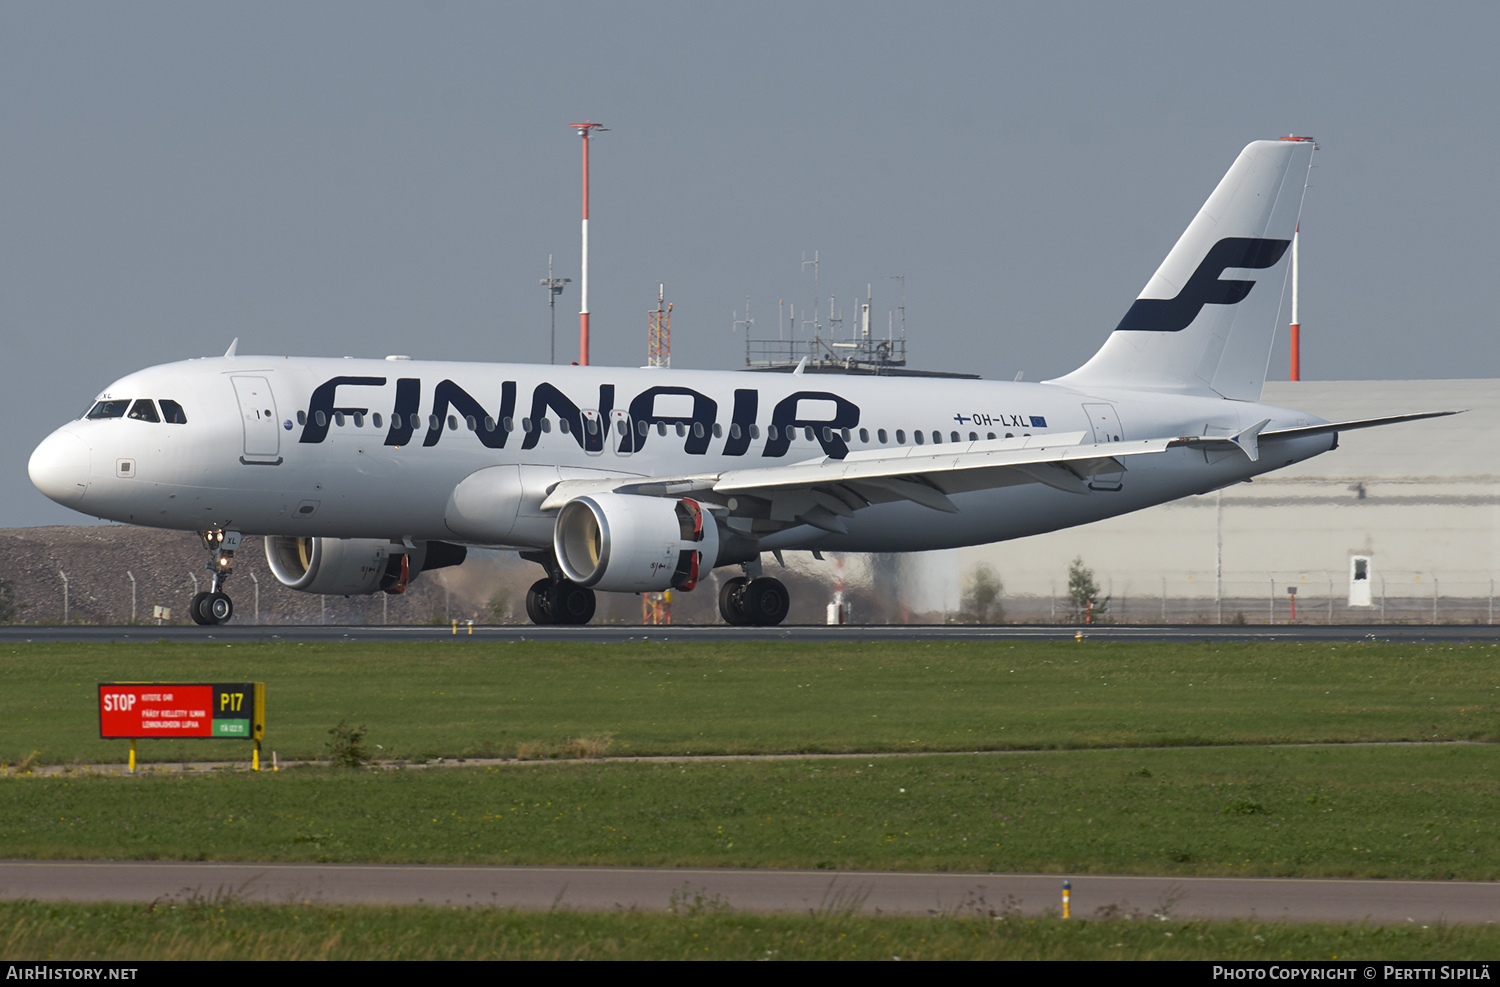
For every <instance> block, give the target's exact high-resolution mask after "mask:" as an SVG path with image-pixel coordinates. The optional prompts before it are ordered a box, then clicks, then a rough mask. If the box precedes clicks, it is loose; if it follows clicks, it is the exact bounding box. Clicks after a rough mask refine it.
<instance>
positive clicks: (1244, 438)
mask: <svg viewBox="0 0 1500 987" xmlns="http://www.w3.org/2000/svg"><path fill="white" fill-rule="evenodd" d="M1269 424H1271V419H1269V418H1267V419H1265V420H1264V421H1259V422H1256V423H1255V424H1254V425H1251V426H1250V427H1249V428H1242V429H1240V430H1239V431H1238V432H1236V433H1234V434H1233V435H1231V436H1230V437H1229V441H1230V442H1233V443H1234V444H1235V445H1237V446H1239V447H1240V450H1241V451H1242V452H1244V454H1245V455H1247V456H1249V457H1250V461H1251V462H1252V463H1253V462H1257V461H1258V460H1259V459H1260V430H1261V429H1263V428H1265V427H1266V426H1267V425H1269Z"/></svg>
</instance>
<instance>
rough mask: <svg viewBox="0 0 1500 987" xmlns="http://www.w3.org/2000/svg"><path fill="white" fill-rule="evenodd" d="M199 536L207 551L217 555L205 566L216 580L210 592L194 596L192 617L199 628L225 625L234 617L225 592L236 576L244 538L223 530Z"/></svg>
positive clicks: (191, 606)
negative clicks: (237, 554)
mask: <svg viewBox="0 0 1500 987" xmlns="http://www.w3.org/2000/svg"><path fill="white" fill-rule="evenodd" d="M198 534H199V536H200V537H201V538H202V539H203V547H204V548H205V549H207V550H208V551H210V552H212V553H213V557H212V558H210V559H209V560H208V561H207V562H205V563H204V564H203V566H204V568H206V569H207V570H208V571H209V572H211V573H213V576H212V578H211V580H210V582H209V591H208V592H207V593H199V594H198V595H197V596H194V597H193V602H191V603H189V604H188V615H189V616H190V617H192V618H193V623H195V624H223V623H226V622H228V620H229V619H230V618H231V617H233V616H234V601H233V600H231V599H230V598H229V596H228V595H227V594H226V593H225V592H224V583H225V581H226V580H228V579H229V576H230V574H232V573H233V572H234V553H235V552H236V551H237V550H238V549H239V547H240V540H241V538H242V537H243V536H242V535H241V534H240V533H239V532H238V531H224V530H223V529H221V528H216V529H214V530H212V531H200V532H199V533H198Z"/></svg>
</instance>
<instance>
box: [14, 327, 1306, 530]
mask: <svg viewBox="0 0 1500 987" xmlns="http://www.w3.org/2000/svg"><path fill="white" fill-rule="evenodd" d="M139 398H149V399H153V400H155V401H157V402H161V401H163V400H167V401H173V402H176V403H177V404H178V405H180V406H181V408H182V411H183V414H184V416H185V418H186V422H185V423H183V424H173V423H169V422H167V421H149V420H139V419H136V418H130V417H125V416H120V417H113V418H99V419H89V418H80V419H79V420H77V421H74V422H71V423H69V424H67V425H65V426H63V427H62V428H60V429H58V430H57V431H56V432H55V433H53V434H52V435H51V436H50V437H48V438H47V439H46V440H45V441H44V442H43V443H42V445H41V446H39V447H38V449H37V451H36V453H35V454H34V455H33V457H32V462H31V476H32V479H33V481H34V482H35V483H36V485H37V486H38V487H39V488H40V489H41V490H42V491H43V492H44V493H46V494H47V496H49V497H51V498H52V499H53V500H56V501H58V502H59V503H62V504H65V505H66V506H68V507H71V508H73V509H75V510H78V511H81V512H83V513H86V514H91V515H94V516H97V517H101V518H106V519H108V520H112V521H121V522H126V523H130V524H140V525H148V526H152V527H159V528H176V529H187V530H208V529H216V528H219V529H235V530H239V531H241V532H244V533H247V534H268V535H293V536H321V537H334V538H391V539H396V540H401V539H416V540H446V541H459V542H470V543H477V542H487V543H490V544H494V543H495V541H492V540H488V539H482V538H481V539H476V538H475V537H473V536H472V532H471V533H469V534H466V533H465V530H464V528H463V526H462V525H459V526H457V527H455V525H454V523H453V505H452V495H453V492H454V490H455V488H456V487H457V486H458V485H459V483H460V482H461V481H463V480H464V478H465V477H467V476H469V475H470V474H472V473H474V472H475V471H477V470H480V469H483V468H486V467H492V466H496V465H515V466H518V467H526V468H530V469H529V472H527V474H526V475H527V476H529V477H530V478H531V479H530V481H529V482H531V483H532V484H533V486H535V487H536V488H537V490H538V491H540V492H542V493H544V492H545V489H546V488H547V487H548V486H550V485H552V483H555V481H556V480H557V479H580V478H589V477H599V478H604V477H609V476H622V477H626V476H638V477H662V476H682V475H685V474H691V475H696V474H705V473H717V472H721V471H725V470H733V469H743V468H749V467H768V466H777V465H788V464H792V463H798V462H804V461H807V460H821V459H823V458H824V457H829V456H831V457H833V458H840V457H841V456H842V455H844V454H846V453H857V452H871V451H876V450H882V449H884V450H890V451H892V452H895V451H899V450H901V449H902V448H903V447H904V448H911V447H913V446H914V445H916V437H917V436H918V435H920V436H921V438H922V444H923V445H925V446H927V447H928V448H927V451H928V452H931V451H933V450H934V443H940V446H938V447H940V448H948V447H952V448H953V449H954V451H955V452H958V451H962V450H963V449H964V448H965V447H967V445H968V443H969V442H970V441H971V440H979V441H986V440H988V439H998V438H1004V437H1006V436H1024V435H1026V434H1033V435H1047V434H1054V433H1067V432H1083V433H1085V435H1086V436H1087V437H1086V438H1085V439H1084V441H1085V442H1098V443H1100V444H1107V443H1111V442H1115V441H1128V440H1135V439H1147V438H1165V437H1175V436H1190V435H1191V436H1201V435H1213V436H1227V435H1232V434H1233V433H1235V432H1238V431H1239V430H1241V429H1244V428H1247V427H1249V426H1252V425H1254V424H1255V423H1257V422H1259V421H1261V420H1263V419H1270V424H1269V425H1268V426H1266V430H1267V431H1275V430H1276V429H1281V428H1295V427H1297V426H1299V425H1309V424H1316V423H1319V422H1321V421H1322V420H1321V419H1318V418H1316V417H1313V416H1309V415H1306V414H1303V413H1299V412H1295V411H1288V410H1286V409H1282V408H1275V407H1269V406H1265V405H1261V404H1257V403H1252V402H1247V401H1228V400H1223V399H1220V398H1217V397H1201V396H1188V395H1176V394H1170V393H1154V392H1149V391H1130V390H1123V389H1119V390H1117V389H1101V390H1089V391H1084V390H1080V389H1078V388H1076V387H1068V386H1063V385H1060V384H1056V383H1008V382H995V381H982V380H964V379H951V378H919V377H874V376H845V375H832V374H795V375H794V374H785V373H747V372H713V371H687V370H663V369H630V368H615V367H559V366H528V365H513V364H482V363H447V362H420V361H408V360H364V359H359V360H356V359H342V360H339V359H315V358H291V357H254V356H235V357H223V358H210V359H200V360H189V361H185V362H180V363H173V364H167V365H164V366H158V367H152V368H150V369H147V370H142V371H140V372H138V373H134V374H130V375H129V376H126V377H123V378H121V379H120V380H119V381H117V382H115V383H114V384H111V385H110V387H109V388H108V389H107V390H106V391H105V392H104V393H103V394H101V395H100V396H99V400H121V401H129V400H133V399H139ZM377 416H378V422H379V424H378V425H377V424H376V423H377ZM413 416H415V422H416V425H415V427H413ZM471 420H472V429H471ZM507 420H508V423H509V425H510V426H511V429H512V430H511V431H508V432H507V431H506V430H505V426H506V424H507ZM320 422H321V424H320ZM491 425H493V430H492V429H491V428H490V427H489V426H491ZM591 425H592V426H593V428H592V429H591V428H590V426H591ZM643 425H644V426H645V430H644V434H642V428H641V427H642V426H643ZM528 428H529V430H528ZM773 428H774V433H773V431H772V430H773ZM565 429H566V430H565ZM825 429H826V431H825ZM789 432H790V436H789V437H788V433H789ZM846 432H847V434H848V436H849V441H848V442H847V443H845V442H844V440H843V435H844V434H845V433H846ZM663 433H664V434H663ZM773 434H774V436H775V437H774V438H773V437H772V436H773ZM606 435H607V438H606ZM1335 442H1336V438H1335V436H1333V435H1330V434H1324V435H1318V436H1311V437H1302V438H1294V439H1284V440H1280V441H1274V442H1267V443H1265V444H1263V445H1262V448H1261V456H1260V459H1259V461H1256V462H1252V461H1251V460H1250V459H1249V458H1248V457H1247V456H1246V455H1243V454H1240V453H1238V452H1236V451H1233V450H1229V451H1218V452H1208V453H1205V452H1204V451H1202V450H1195V449H1186V448H1179V449H1171V450H1169V451H1167V452H1165V453H1162V454H1160V455H1154V456H1143V457H1136V458H1134V459H1131V460H1130V461H1129V462H1128V464H1127V465H1128V471H1127V472H1124V473H1122V474H1119V475H1117V476H1114V477H1094V478H1093V482H1091V483H1090V484H1089V486H1090V489H1089V490H1088V491H1087V492H1086V493H1075V492H1067V491H1064V490H1059V489H1055V488H1053V487H1051V486H1047V485H1044V484H1042V483H1026V484H1020V485H1015V486H1005V487H999V488H995V489H989V490H978V491H973V492H966V493H955V494H953V495H952V502H953V503H954V504H955V505H956V506H957V507H958V508H959V513H957V514H948V513H944V512H941V511H937V510H933V509H931V508H928V507H924V506H921V505H920V504H916V503H912V502H910V501H899V502H895V503H883V504H875V505H872V506H869V507H867V508H864V509H862V510H859V511H857V512H855V513H854V516H853V517H852V518H849V519H848V520H847V528H848V533H847V534H838V533H834V532H830V531H826V530H822V529H819V528H814V527H810V526H808V525H802V524H799V525H796V526H794V527H790V528H787V529H785V530H781V531H777V532H774V533H768V534H766V535H764V536H763V537H761V538H760V546H761V548H763V549H765V550H771V549H791V548H817V549H825V550H844V551H861V552H890V551H921V550H927V549H936V548H951V547H956V546H962V545H974V544H982V543H987V542H994V541H1001V540H1005V539H1009V538H1016V537H1020V536H1024V535H1031V534H1037V533H1039V532H1043V531H1051V530H1054V529H1058V528H1063V527H1068V526H1071V525H1076V524H1081V523H1085V522H1088V521H1093V520H1098V519H1100V518H1106V517H1111V516H1114V515H1118V514H1123V513H1126V512H1129V511H1134V510H1138V509H1140V508H1143V507H1148V506H1151V505H1153V504H1160V503H1163V502H1166V501H1170V500H1175V499H1177V498H1179V497H1183V496H1186V495H1189V494H1195V493H1202V492H1205V491H1209V490H1213V489H1215V488H1218V487H1222V486H1224V485H1226V484H1230V483H1235V482H1238V481H1241V480H1245V479H1248V478H1250V477H1252V476H1255V475H1257V474H1260V473H1264V472H1267V471H1269V470H1273V469H1279V468H1281V467H1283V466H1286V465H1288V464H1290V463H1292V462H1296V461H1299V460H1302V459H1306V458H1308V457H1310V456H1314V455H1317V454H1318V453H1321V452H1325V451H1327V450H1328V449H1330V448H1333V446H1334V444H1335ZM549 480H550V481H551V482H550V483H549V482H547V481H549ZM536 499H537V500H538V501H539V499H540V493H539V494H538V496H537V498H536ZM536 506H537V505H536V504H535V503H533V504H531V505H529V506H527V505H522V508H521V509H522V513H523V514H524V513H525V512H526V511H527V510H532V511H535V510H536ZM497 509H499V510H511V511H514V510H515V509H516V507H515V505H508V506H506V505H501V506H499V507H497ZM535 520H536V521H538V522H539V523H536V524H532V525H529V526H527V525H518V526H516V527H515V528H514V533H513V535H512V536H511V537H509V538H506V539H504V544H507V545H509V546H511V547H517V548H546V547H548V546H550V544H551V540H550V539H551V536H550V528H549V526H548V523H547V522H546V521H545V519H544V518H542V517H537V518H536V519H535Z"/></svg>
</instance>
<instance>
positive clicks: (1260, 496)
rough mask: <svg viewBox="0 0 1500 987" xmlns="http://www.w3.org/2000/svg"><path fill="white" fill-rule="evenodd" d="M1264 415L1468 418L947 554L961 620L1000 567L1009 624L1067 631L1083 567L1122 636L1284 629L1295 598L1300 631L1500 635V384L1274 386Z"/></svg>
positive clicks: (1347, 440)
mask: <svg viewBox="0 0 1500 987" xmlns="http://www.w3.org/2000/svg"><path fill="white" fill-rule="evenodd" d="M1262 400H1264V401H1265V402H1266V403H1268V404H1275V405H1279V406H1282V407H1286V408H1294V409H1297V410H1299V411H1308V412H1311V413H1313V414H1316V415H1321V416H1322V417H1324V418H1327V419H1329V420H1330V421H1342V420H1351V419H1360V418H1377V417H1381V416H1385V415H1397V414H1404V413H1409V412H1422V411H1444V410H1464V411H1465V413H1464V414H1461V415H1454V416H1451V417H1447V418H1438V419H1429V420H1425V421H1419V422H1412V423H1408V424H1402V425H1391V426H1387V427H1382V428H1371V429H1362V430H1359V431H1353V432H1344V433H1341V434H1340V436H1339V447H1338V448H1337V449H1335V450H1334V451H1332V452H1329V453H1325V454H1323V455H1321V456H1317V457H1315V458H1313V459H1311V460H1309V461H1307V462H1304V463H1299V464H1297V465H1295V466H1291V467H1288V468H1286V469H1282V470H1279V471H1276V472H1273V473H1269V474H1267V475H1265V476H1262V477H1257V478H1256V479H1255V481H1254V482H1252V483H1241V484H1236V485H1235V486H1232V487H1228V488H1225V489H1224V490H1222V491H1218V492H1216V493H1209V494H1203V495H1200V496H1195V497H1189V498H1186V499H1184V500H1180V501H1177V502H1175V503H1171V504H1163V505H1161V506H1159V507H1153V508H1150V509H1148V510H1144V511H1139V512H1137V513H1135V514H1128V515H1125V516H1124V517H1117V518H1111V519H1109V520H1105V521H1099V522H1096V523H1094V524H1090V525H1085V526H1082V527H1078V528H1072V529H1069V530H1065V531H1056V532H1052V533H1050V534H1046V535H1038V536H1035V537H1032V538H1024V539H1019V540H1017V541H1010V542H1001V543H998V544H994V545H985V546H980V547H977V548H970V549H962V550H959V551H958V552H955V553H943V555H945V556H949V557H950V558H951V557H952V556H956V557H957V572H956V574H953V575H950V576H949V577H948V579H946V580H944V581H945V582H947V584H948V586H949V590H948V594H947V595H948V596H949V597H950V599H949V600H948V601H947V604H946V605H947V606H949V607H951V608H955V609H956V608H958V606H959V597H960V596H961V594H962V588H963V586H964V584H965V583H966V582H967V581H969V580H972V578H973V574H974V572H975V570H976V569H977V567H979V566H980V565H988V566H990V568H991V569H993V570H994V573H995V574H996V575H997V576H998V577H999V578H1000V580H1001V582H1002V583H1003V584H1004V593H1003V598H1002V599H1003V604H1004V607H1005V616H1006V619H1007V620H1010V621H1037V620H1048V619H1050V618H1051V617H1052V616H1053V615H1054V614H1055V615H1056V617H1057V619H1060V620H1061V619H1065V618H1066V617H1067V616H1068V615H1069V613H1070V609H1069V604H1068V602H1067V588H1068V566H1069V563H1070V562H1071V561H1072V560H1073V559H1074V558H1082V559H1083V562H1084V565H1085V566H1086V567H1087V568H1089V569H1092V570H1093V572H1094V580H1095V582H1096V583H1097V584H1098V585H1099V587H1100V589H1101V590H1102V591H1103V592H1104V593H1106V594H1108V595H1110V596H1111V597H1112V602H1111V606H1110V616H1111V618H1112V619H1113V620H1115V621H1118V622H1121V623H1150V622H1156V621H1166V622H1172V623H1192V622H1205V623H1217V622H1219V621H1220V620H1221V619H1222V621H1223V622H1225V623H1229V622H1233V621H1235V620H1237V619H1243V620H1244V621H1245V622H1247V623H1255V624H1260V623H1265V622H1267V621H1273V622H1275V623H1283V622H1285V621H1287V620H1289V619H1290V617H1291V605H1292V602H1293V601H1292V594H1291V593H1290V592H1289V590H1291V589H1292V588H1295V589H1296V591H1297V592H1296V600H1295V602H1296V607H1297V620H1298V622H1299V623H1323V622H1325V621H1329V622H1342V623H1350V622H1358V623H1380V622H1382V620H1384V621H1385V622H1390V623H1395V622H1406V623H1426V622H1432V621H1440V622H1454V621H1457V622H1463V623H1468V622H1474V621H1478V622H1481V623H1488V622H1491V621H1492V618H1493V616H1494V596H1495V587H1496V583H1497V581H1500V551H1497V549H1500V381H1493V380H1401V381H1303V382H1298V383H1292V382H1288V381H1270V382H1267V383H1266V386H1265V393H1264V396H1263V398H1262ZM1122 424H1124V425H1125V427H1126V429H1127V430H1128V429H1129V427H1130V426H1129V423H1122ZM1126 482H1129V474H1128V473H1127V474H1126ZM932 561H934V562H936V561H937V560H936V559H934V560H932ZM944 567H945V568H946V567H947V566H946V565H945V566H944ZM949 572H950V573H952V569H951V568H950V569H949ZM933 575H937V573H933ZM1241 615H1242V616H1241Z"/></svg>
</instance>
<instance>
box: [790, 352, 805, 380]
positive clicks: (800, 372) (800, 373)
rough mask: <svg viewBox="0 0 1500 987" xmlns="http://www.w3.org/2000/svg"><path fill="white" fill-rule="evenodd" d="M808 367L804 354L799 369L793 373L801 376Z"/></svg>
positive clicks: (798, 365)
mask: <svg viewBox="0 0 1500 987" xmlns="http://www.w3.org/2000/svg"><path fill="white" fill-rule="evenodd" d="M806 369H807V357H805V356H804V357H803V358H802V361H801V362H800V363H798V364H797V369H795V370H793V371H792V373H794V374H796V375H798V376H799V377H800V376H801V375H802V371H804V370H806Z"/></svg>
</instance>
